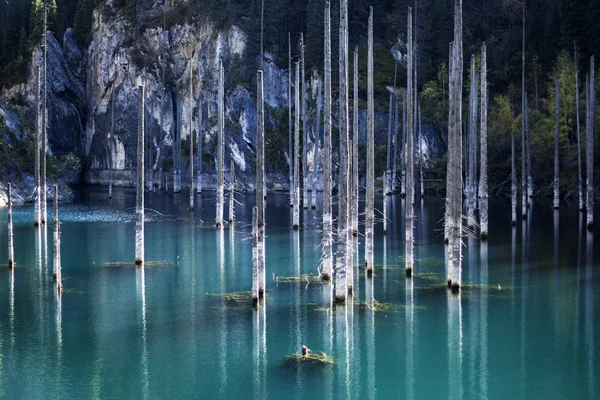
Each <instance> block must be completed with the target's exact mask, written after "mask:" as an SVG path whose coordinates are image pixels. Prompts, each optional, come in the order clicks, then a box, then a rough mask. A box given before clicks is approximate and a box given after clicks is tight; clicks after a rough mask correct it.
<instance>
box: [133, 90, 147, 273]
mask: <svg viewBox="0 0 600 400" xmlns="http://www.w3.org/2000/svg"><path fill="white" fill-rule="evenodd" d="M138 93H139V98H138V142H137V187H136V205H135V214H136V223H135V264H136V265H143V264H144V143H145V142H144V133H145V129H146V128H145V118H144V117H145V116H144V113H145V109H146V106H145V87H144V86H143V85H139V86H138Z"/></svg>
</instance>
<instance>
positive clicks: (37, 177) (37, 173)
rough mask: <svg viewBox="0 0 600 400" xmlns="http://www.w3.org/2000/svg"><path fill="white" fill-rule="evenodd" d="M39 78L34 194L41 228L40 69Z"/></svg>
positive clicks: (36, 107)
mask: <svg viewBox="0 0 600 400" xmlns="http://www.w3.org/2000/svg"><path fill="white" fill-rule="evenodd" d="M35 72H36V76H37V86H36V96H35V158H34V164H35V165H34V175H35V193H34V196H35V197H34V199H33V201H34V221H33V225H34V226H36V227H37V226H40V224H41V223H42V214H41V212H42V210H41V200H40V117H41V115H40V87H41V76H40V67H39V66H37V67H36V68H35Z"/></svg>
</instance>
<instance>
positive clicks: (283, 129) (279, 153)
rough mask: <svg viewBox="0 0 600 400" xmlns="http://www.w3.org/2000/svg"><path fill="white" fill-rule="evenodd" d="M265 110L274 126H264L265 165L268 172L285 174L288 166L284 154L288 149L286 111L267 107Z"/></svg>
mask: <svg viewBox="0 0 600 400" xmlns="http://www.w3.org/2000/svg"><path fill="white" fill-rule="evenodd" d="M266 108H267V112H268V113H269V114H270V115H271V116H272V117H273V120H274V122H275V124H274V125H271V124H266V126H265V165H266V168H267V170H268V172H277V173H287V171H288V168H289V166H288V163H287V160H286V158H285V153H286V150H287V148H288V113H287V111H288V110H287V109H284V108H278V109H272V108H270V107H269V106H267V107H266ZM267 120H268V119H267V118H265V121H267Z"/></svg>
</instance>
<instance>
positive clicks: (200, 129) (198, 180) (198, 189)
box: [196, 100, 204, 193]
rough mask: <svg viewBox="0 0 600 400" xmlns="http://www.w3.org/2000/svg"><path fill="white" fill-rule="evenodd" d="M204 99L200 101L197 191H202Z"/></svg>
mask: <svg viewBox="0 0 600 400" xmlns="http://www.w3.org/2000/svg"><path fill="white" fill-rule="evenodd" d="M202 108H203V107H202V100H199V102H198V133H197V135H196V140H197V142H198V150H197V152H198V163H197V164H198V171H197V175H196V193H202V152H203V150H202V145H203V144H204V138H203V126H202V117H203V115H202Z"/></svg>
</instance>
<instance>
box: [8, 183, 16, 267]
mask: <svg viewBox="0 0 600 400" xmlns="http://www.w3.org/2000/svg"><path fill="white" fill-rule="evenodd" d="M7 194H8V268H10V269H12V268H13V267H14V266H15V251H14V247H13V217H12V185H11V184H10V183H9V184H8V193H7Z"/></svg>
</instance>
